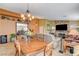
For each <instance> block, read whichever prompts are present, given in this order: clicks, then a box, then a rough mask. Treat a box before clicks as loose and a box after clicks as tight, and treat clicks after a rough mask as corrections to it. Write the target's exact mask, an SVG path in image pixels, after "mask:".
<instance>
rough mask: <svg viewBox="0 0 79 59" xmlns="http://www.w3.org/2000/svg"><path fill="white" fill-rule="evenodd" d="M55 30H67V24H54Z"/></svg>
mask: <svg viewBox="0 0 79 59" xmlns="http://www.w3.org/2000/svg"><path fill="white" fill-rule="evenodd" d="M56 30H58V31H66V30H67V24H59V25H56Z"/></svg>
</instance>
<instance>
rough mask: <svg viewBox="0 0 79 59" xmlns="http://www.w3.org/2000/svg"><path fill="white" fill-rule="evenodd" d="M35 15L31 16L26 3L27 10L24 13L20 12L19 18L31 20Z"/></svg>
mask: <svg viewBox="0 0 79 59" xmlns="http://www.w3.org/2000/svg"><path fill="white" fill-rule="evenodd" d="M34 18H35V17H34V16H32V14H31V12H30V10H29V4H27V10H26V13H25V14H21V19H22V20H29V21H31V20H33V19H34Z"/></svg>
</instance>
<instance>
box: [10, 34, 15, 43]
mask: <svg viewBox="0 0 79 59" xmlns="http://www.w3.org/2000/svg"><path fill="white" fill-rule="evenodd" d="M15 38H16V35H15V34H14V33H12V34H10V42H13V41H14V39H15Z"/></svg>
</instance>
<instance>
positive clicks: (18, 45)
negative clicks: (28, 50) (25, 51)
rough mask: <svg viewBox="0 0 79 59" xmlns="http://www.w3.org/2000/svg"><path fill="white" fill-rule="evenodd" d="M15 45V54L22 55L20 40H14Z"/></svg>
mask: <svg viewBox="0 0 79 59" xmlns="http://www.w3.org/2000/svg"><path fill="white" fill-rule="evenodd" d="M14 46H15V50H16V51H15V56H17V55H18V56H20V53H21V50H20V43H19V41H18V40H15V41H14Z"/></svg>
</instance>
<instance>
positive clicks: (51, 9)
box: [0, 3, 79, 20]
mask: <svg viewBox="0 0 79 59" xmlns="http://www.w3.org/2000/svg"><path fill="white" fill-rule="evenodd" d="M0 8H6V9H9V10H12V11H14V12H19V13H25V11H26V10H27V3H0ZM29 9H30V12H31V13H32V15H34V16H39V17H43V18H46V19H49V20H53V19H71V18H73V19H79V4H78V3H29Z"/></svg>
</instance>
